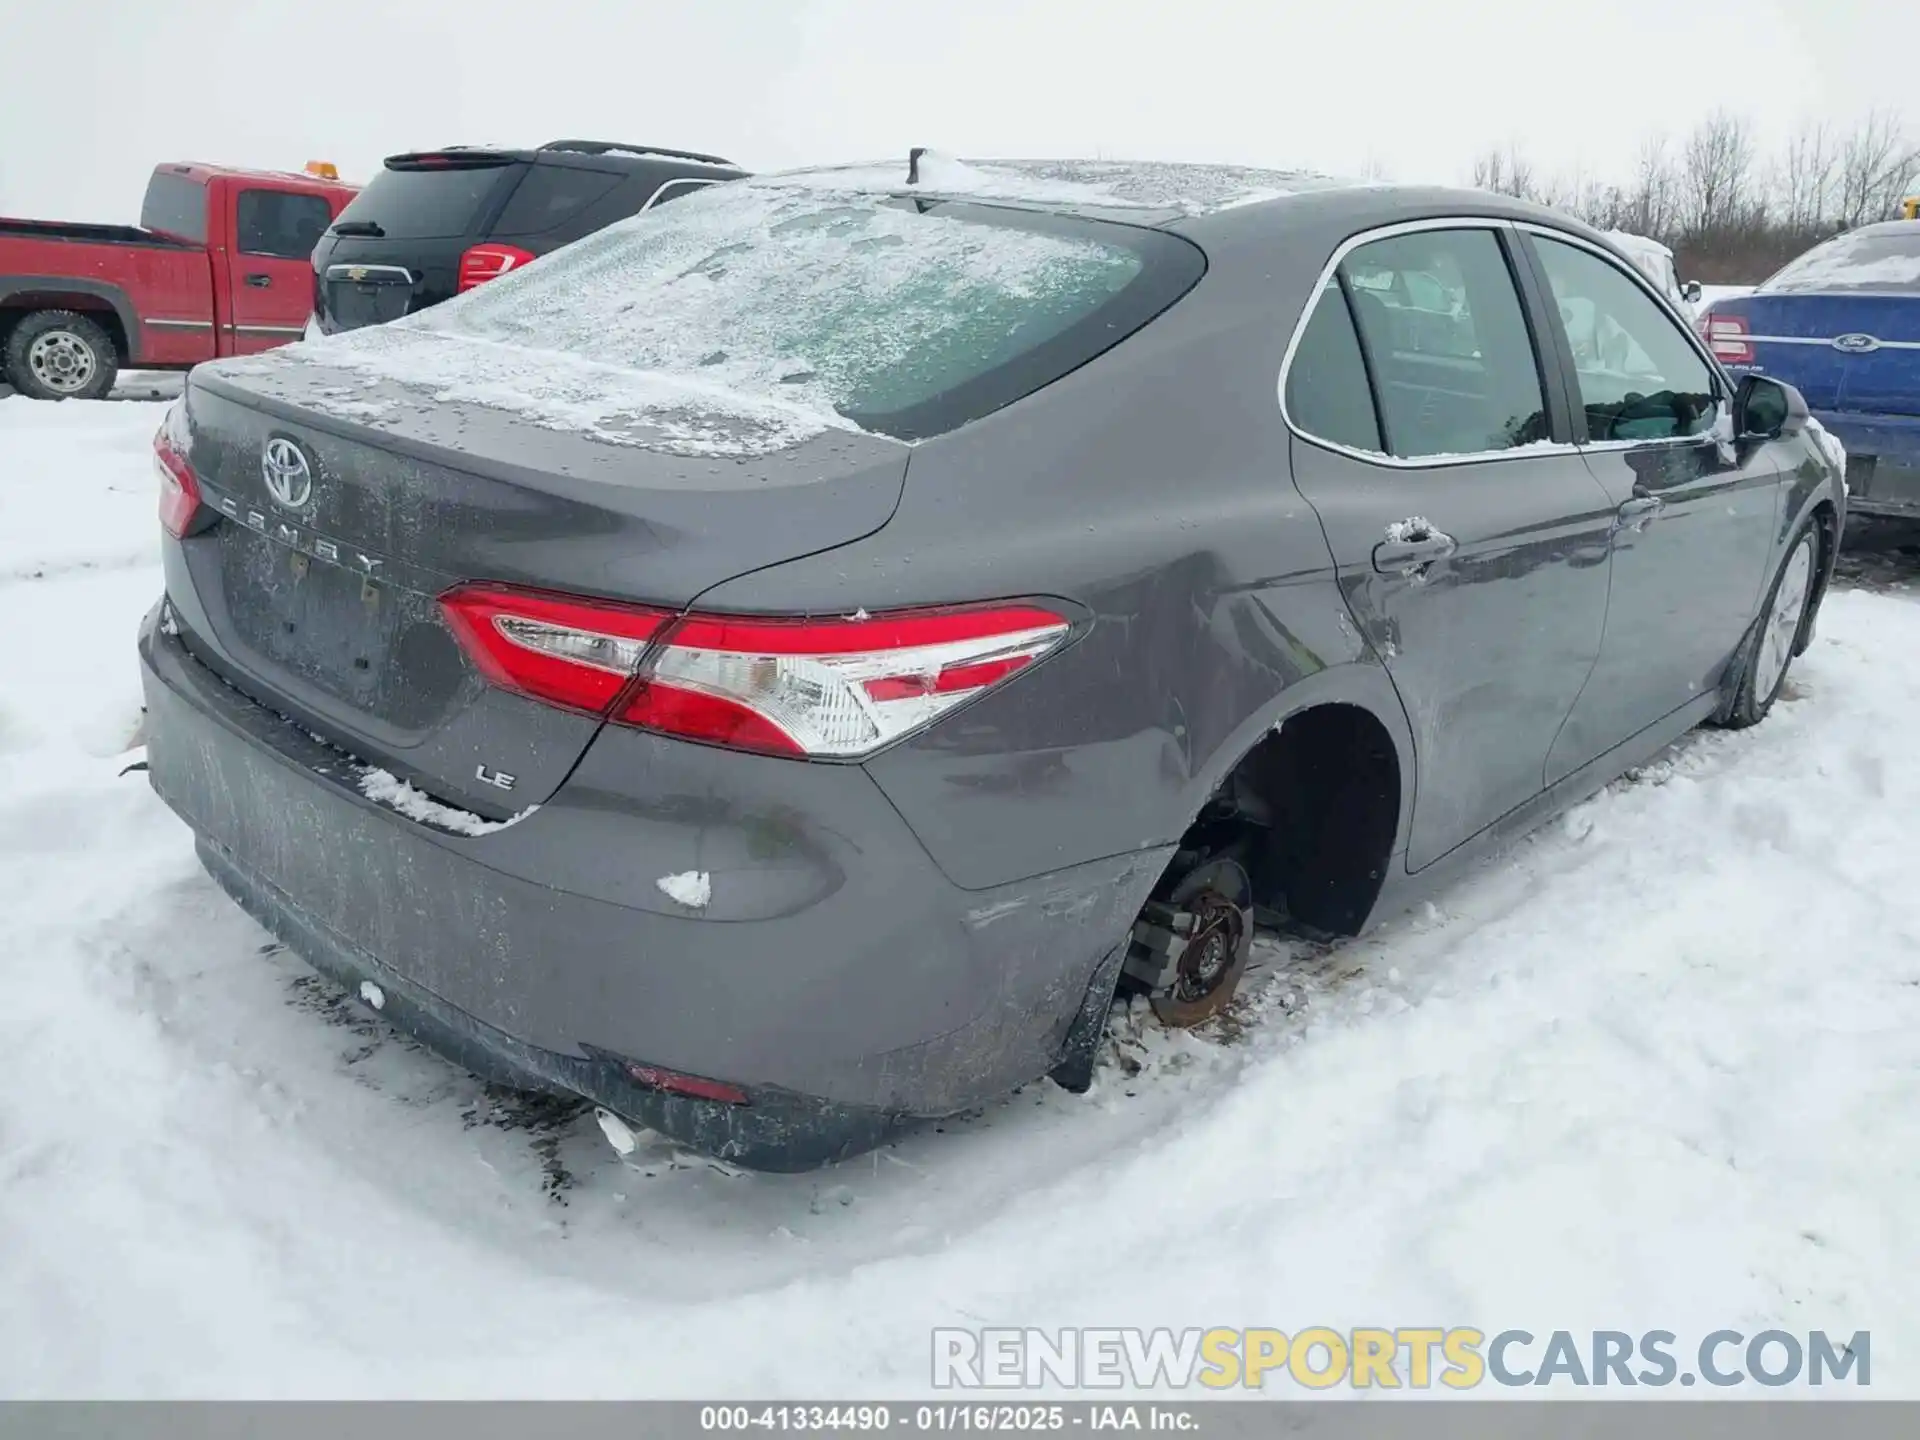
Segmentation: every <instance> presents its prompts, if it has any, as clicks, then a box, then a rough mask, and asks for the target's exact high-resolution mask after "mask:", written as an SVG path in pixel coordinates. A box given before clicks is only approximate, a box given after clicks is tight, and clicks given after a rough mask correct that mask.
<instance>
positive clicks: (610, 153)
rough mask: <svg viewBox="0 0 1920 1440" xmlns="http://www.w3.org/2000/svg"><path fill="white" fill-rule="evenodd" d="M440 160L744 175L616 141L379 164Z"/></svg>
mask: <svg viewBox="0 0 1920 1440" xmlns="http://www.w3.org/2000/svg"><path fill="white" fill-rule="evenodd" d="M441 156H458V157H461V158H466V159H479V160H502V161H518V162H521V163H523V164H529V165H535V164H551V165H565V166H569V167H573V168H581V169H592V170H621V171H637V170H646V169H651V168H654V167H657V166H660V165H663V164H671V165H674V166H675V167H676V168H679V169H685V170H689V171H699V172H703V173H705V172H712V173H714V174H716V175H726V176H729V177H732V176H738V175H744V174H745V173H746V171H744V170H743V169H741V167H740V166H738V165H736V164H734V163H733V161H731V160H727V159H724V158H722V157H721V156H719V155H707V154H703V153H701V152H700V151H697V150H674V149H669V148H668V147H666V146H662V145H634V144H626V143H623V142H620V141H615V140H549V141H548V142H547V143H546V144H544V145H540V146H535V147H532V148H528V149H522V148H517V147H514V146H510V145H443V146H440V147H439V148H438V149H434V150H409V151H406V152H404V153H402V154H398V155H389V156H387V158H386V160H385V161H384V162H382V163H383V164H384V165H385V167H386V168H387V169H389V170H394V169H415V168H426V165H427V164H430V163H431V162H432V161H433V160H434V159H436V158H437V157H441Z"/></svg>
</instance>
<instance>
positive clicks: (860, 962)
mask: <svg viewBox="0 0 1920 1440" xmlns="http://www.w3.org/2000/svg"><path fill="white" fill-rule="evenodd" d="M156 614H157V612H156ZM139 650H140V656H141V662H142V671H143V681H144V685H145V690H146V700H147V711H148V715H147V731H148V761H149V767H150V769H149V773H150V776H151V779H152V783H153V785H154V788H155V789H156V790H157V791H158V792H159V794H160V795H161V796H162V798H164V799H165V800H166V801H167V803H168V804H169V805H170V806H171V807H172V808H173V809H174V810H175V811H176V812H177V813H179V814H180V815H181V817H182V818H183V819H185V820H186V822H187V823H188V824H189V825H190V826H191V827H192V828H193V830H194V831H195V833H196V837H197V839H198V842H199V849H200V854H201V857H202V860H203V863H205V865H206V867H207V869H208V870H209V872H210V873H212V874H213V876H214V877H215V878H216V879H217V880H218V881H219V882H220V884H221V885H222V886H223V887H224V888H225V889H226V890H227V891H228V892H229V893H230V894H231V895H233V897H234V898H235V899H236V900H238V901H239V902H240V903H241V904H242V905H243V906H244V907H245V908H246V909H247V910H248V911H249V912H250V913H252V914H253V915H254V916H255V917H256V918H257V919H259V920H260V921H261V923H262V924H263V925H265V926H266V927H267V928H268V929H269V930H271V931H272V932H273V933H274V934H276V935H277V936H279V937H280V938H282V939H284V940H285V941H286V942H287V943H288V944H289V945H290V946H291V947H292V948H293V949H294V950H295V951H296V952H298V953H300V954H301V955H303V956H304V957H305V958H306V959H307V960H308V961H309V962H310V963H312V964H313V965H315V967H316V968H318V969H321V970H323V971H325V972H327V973H328V974H330V975H332V976H334V977H335V978H336V979H338V980H340V981H341V982H343V983H345V984H347V985H348V986H349V987H350V988H352V987H356V986H357V985H358V984H359V982H360V981H362V980H371V981H373V982H374V983H375V984H377V985H378V986H379V987H380V988H381V990H382V991H383V992H385V1001H386V1003H385V1005H384V1006H383V1011H384V1013H385V1014H386V1015H387V1016H388V1018H389V1019H391V1020H392V1021H394V1023H396V1024H397V1025H399V1026H401V1027H402V1028H403V1029H406V1030H408V1031H410V1032H411V1033H414V1034H416V1035H418V1036H419V1037H420V1038H421V1039H422V1040H423V1041H425V1042H426V1043H427V1044H428V1045H429V1046H431V1047H432V1048H434V1049H436V1050H439V1051H441V1052H442V1053H444V1054H446V1055H448V1056H449V1057H450V1058H452V1059H455V1060H456V1061H458V1062H460V1063H462V1064H465V1065H466V1066H468V1067H469V1068H471V1069H473V1070H475V1071H476V1072H478V1073H480V1074H482V1075H485V1076H487V1077H489V1078H493V1079H496V1080H501V1081H504V1082H507V1083H513V1084H519V1085H524V1086H530V1087H537V1088H545V1089H552V1090H559V1091H564V1092H571V1093H575V1094H579V1095H583V1096H585V1097H587V1098H589V1099H591V1100H594V1101H595V1102H597V1103H599V1104H602V1105H605V1106H607V1107H608V1108H609V1109H611V1110H614V1111H616V1112H617V1113H619V1114H622V1115H624V1116H626V1117H627V1118H629V1119H631V1120H634V1121H637V1122H638V1123H640V1124H642V1125H645V1126H648V1127H651V1128H653V1129H657V1130H660V1131H662V1132H664V1133H666V1134H668V1135H671V1136H673V1137H674V1138H676V1139H679V1140H681V1141H683V1142H685V1143H687V1144H690V1145H693V1146H695V1147H697V1148H700V1149H703V1150H705V1151H708V1152H709V1153H713V1154H718V1155H722V1156H724V1157H727V1158H730V1159H733V1160H736V1161H738V1162H740V1163H742V1164H746V1165H750V1166H755V1167H759V1168H768V1169H793V1168H804V1167H807V1166H811V1165H815V1164H819V1163H822V1162H824V1161H827V1160H830V1159H833V1158H835V1157H838V1156H841V1155H846V1154H850V1153H854V1152H855V1151H858V1150H860V1149H863V1148H865V1147H867V1146H870V1145H872V1144H874V1143H876V1142H877V1141H878V1140H880V1139H882V1138H883V1137H884V1136H885V1135H887V1134H888V1133H889V1132H890V1131H891V1130H892V1129H894V1128H895V1127H896V1126H898V1125H899V1124H901V1123H903V1122H904V1121H905V1120H906V1119H908V1118H910V1117H915V1116H936V1115H942V1114H951V1113H953V1112H954V1111H957V1110H961V1109H965V1108H967V1107H969V1106H971V1105H974V1104H978V1103H980V1102H981V1101H983V1100H986V1099H990V1098H992V1097H994V1096H997V1095H999V1094H1002V1093H1004V1092H1006V1091H1007V1090H1009V1089H1011V1088H1012V1087H1013V1086H1015V1085H1018V1084H1020V1083H1022V1082H1024V1081H1026V1080H1029V1079H1032V1078H1034V1077H1035V1076H1037V1075H1040V1074H1042V1073H1044V1072H1045V1071H1046V1070H1047V1069H1048V1068H1049V1067H1050V1066H1051V1065H1052V1064H1053V1062H1054V1060H1055V1059H1056V1058H1057V1057H1058V1055H1059V1053H1060V1050H1061V1047H1062V1044H1063V1043H1064V1041H1065V1039H1066V1035H1067V1032H1068V1028H1069V1026H1070V1025H1071V1023H1072V1021H1073V1019H1074V1017H1075V1016H1076V1014H1077V1012H1078V1010H1079V1008H1080V1005H1081V1001H1082V998H1083V996H1084V994H1085V992H1086V988H1087V982H1088V980H1089V978H1090V977H1091V976H1092V974H1093V972H1094V970H1095V968H1096V966H1097V965H1098V963H1099V960H1100V958H1101V956H1102V955H1103V954H1105V953H1106V952H1107V951H1108V950H1109V949H1110V948H1111V947H1112V946H1113V944H1114V943H1115V942H1116V940H1117V939H1118V938H1119V937H1120V936H1121V935H1123V934H1124V933H1125V930H1126V928H1127V926H1128V925H1129V924H1130V923H1131V921H1132V919H1133V915H1134V913H1135V912H1136V911H1137V909H1138V907H1139V905H1140V903H1141V902H1142V901H1143V900H1144V899H1145V896H1146V893H1147V892H1148V890H1150V889H1151V887H1152V885H1153V883H1154V881H1155V879H1157V877H1158V874H1159V871H1160V868H1161V866H1162V865H1163V864H1164V862H1165V859H1166V854H1165V852H1164V851H1157V850H1156V851H1151V852H1142V853H1139V854H1135V855H1132V856H1126V857H1121V858H1118V859H1114V860H1106V861H1100V862H1095V863H1093V864H1087V865H1081V866H1077V867H1074V868H1072V869H1069V870H1064V871H1061V872H1057V873H1055V874H1053V875H1049V876H1045V877H1040V878H1038V879H1035V880H1031V881H1025V882H1021V883H1020V884H1017V885H1012V886H1006V887H1001V888H998V889H995V890H989V891H963V890H960V889H957V888H956V887H954V886H953V885H952V884H951V882H949V881H947V880H946V879H945V878H944V876H943V875H942V874H941V873H940V871H939V870H938V868H937V867H936V866H934V864H933V863H932V861H931V860H930V859H928V857H927V855H926V853H925V851H924V850H923V849H922V848H921V846H920V845H919V843H918V842H917V841H916V840H915V839H914V837H913V835H912V833H911V832H910V831H909V830H908V829H907V827H906V825H905V823H904V822H903V821H902V820H901V819H900V817H899V815H898V813H897V812H896V811H894V809H893V808H892V806H891V805H890V804H888V803H887V801H886V799H885V797H884V796H883V795H882V794H881V793H880V791H879V789H878V787H877V786H875V785H874V784H873V782H872V780H871V779H870V778H869V777H868V776H867V775H866V774H865V772H864V771H862V770H860V769H859V768H858V767H851V766H839V765H803V764H795V763H793V762H790V761H782V760H774V759H763V758H759V757H753V756H740V755H732V754H726V753H723V752H719V751H715V750H711V749H707V748H705V747H701V746H692V745H686V744H681V743H678V742H673V741H666V740H660V739H657V738H654V737H647V736H642V735H638V734H635V733H631V732H626V731H609V732H608V733H607V734H605V735H603V736H602V737H601V739H600V740H598V741H596V742H595V744H594V745H593V746H592V747H591V748H590V749H589V751H588V753H587V755H586V756H585V757H584V758H583V760H582V761H581V763H580V765H579V767H578V768H577V769H576V771H575V773H574V775H573V776H572V777H571V778H570V779H569V780H568V781H567V783H566V784H565V785H563V786H562V787H561V789H560V790H559V792H558V793H556V794H555V795H554V796H553V798H552V799H551V800H550V801H548V803H547V804H545V805H543V806H541V807H539V808H538V809H537V810H536V811H533V812H530V813H529V814H528V815H527V816H526V817H525V818H524V819H522V820H521V821H519V822H517V823H515V824H513V825H511V826H508V827H506V828H504V829H498V830H495V831H492V832H491V833H488V834H483V835H479V836H464V835H455V834H450V833H447V832H445V831H442V830H439V829H435V828H430V827H429V826H426V825H422V824H420V823H418V822H416V821H413V820H409V819H406V818H404V817H403V816H401V815H399V814H397V813H395V812H394V811H392V810H390V809H387V808H386V807H385V806H383V805H380V804H377V803H375V802H374V801H371V800H369V799H367V798H366V797H364V796H363V795H361V794H360V793H359V791H358V789H357V786H356V783H355V782H356V781H357V778H358V773H359V767H358V766H357V765H355V764H354V763H353V762H352V761H351V760H350V759H348V758H347V757H343V756H341V755H340V753H339V752H338V751H335V750H332V749H330V748H329V747H327V746H325V745H323V744H321V743H320V742H319V741H317V740H314V739H313V738H311V737H310V736H307V735H306V734H305V733H304V732H302V731H299V730H298V729H296V728H295V727H294V726H292V725H291V724H289V723H288V722H286V721H284V720H282V719H281V718H280V717H278V716H276V715H274V714H272V713H271V712H269V711H267V710H265V709H263V708H262V707H261V706H259V705H257V704H255V703H254V702H253V701H251V700H249V699H247V698H246V697H245V696H243V695H241V694H240V693H239V692H237V691H235V690H233V689H231V688H230V687H228V686H227V685H225V684H224V683H222V682H221V681H220V680H219V679H218V678H217V677H215V676H214V674H213V672H212V671H210V670H208V669H206V667H204V666H203V665H201V664H200V663H199V662H198V661H197V660H195V659H194V658H193V657H192V656H191V655H190V654H189V653H188V651H187V650H186V648H185V647H184V646H183V644H182V643H181V641H180V639H179V638H177V637H176V636H172V635H168V634H165V633H162V631H161V629H160V628H159V627H158V626H157V624H156V623H155V618H154V617H149V620H148V623H147V625H146V626H145V627H143V630H142V633H141V636H140V642H139ZM1010 803H1011V804H1017V803H1018V800H1017V797H1013V798H1012V799H1011V800H1010ZM689 870H705V871H707V872H708V873H709V874H710V875H711V877H712V892H713V893H712V900H711V902H710V903H709V905H708V906H707V907H706V909H705V910H704V911H700V912H695V911H690V910H687V909H686V908H685V907H682V906H679V905H678V904H677V903H676V902H675V901H673V900H671V899H669V898H668V897H667V896H666V895H665V894H664V893H662V892H661V891H660V889H659V887H658V883H657V882H658V880H659V879H660V878H662V877H666V876H671V875H676V874H680V873H683V872H685V871H689ZM635 1065H637V1066H640V1067H656V1068H658V1069H664V1070H669V1071H674V1072H679V1073H681V1074H686V1075H693V1076H699V1077H703V1078H708V1079H713V1080H719V1081H724V1082H727V1083H730V1084H733V1085H737V1086H740V1087H742V1088H743V1089H745V1090H746V1091H747V1093H748V1095H749V1096H750V1099H751V1103H749V1104H747V1105H729V1104H725V1103H721V1102H716V1101H707V1100H695V1099H690V1098H687V1097H684V1096H680V1095H675V1094H671V1093H668V1092H666V1091H663V1090H660V1089H657V1088H654V1087H651V1086H649V1085H646V1084H643V1083H638V1082H636V1081H635V1080H634V1079H633V1078H632V1075H631V1073H630V1070H629V1067H630V1066H635Z"/></svg>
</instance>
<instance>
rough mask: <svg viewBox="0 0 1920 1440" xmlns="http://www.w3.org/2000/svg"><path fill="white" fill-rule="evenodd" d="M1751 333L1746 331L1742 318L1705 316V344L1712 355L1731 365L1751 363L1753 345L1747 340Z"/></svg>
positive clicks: (1744, 321)
mask: <svg viewBox="0 0 1920 1440" xmlns="http://www.w3.org/2000/svg"><path fill="white" fill-rule="evenodd" d="M1751 333H1752V332H1751V331H1750V330H1748V329H1747V322H1746V319H1745V317H1744V316H1740V315H1709V316H1707V343H1708V344H1709V345H1711V346H1712V347H1713V353H1714V354H1715V355H1717V356H1719V357H1720V358H1721V359H1722V360H1725V361H1727V362H1728V363H1729V364H1732V365H1750V364H1752V363H1753V345H1752V343H1751V342H1750V341H1749V340H1748V339H1747V337H1748V335H1750V334H1751Z"/></svg>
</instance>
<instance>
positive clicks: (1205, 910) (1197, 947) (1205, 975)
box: [1149, 866, 1253, 1029]
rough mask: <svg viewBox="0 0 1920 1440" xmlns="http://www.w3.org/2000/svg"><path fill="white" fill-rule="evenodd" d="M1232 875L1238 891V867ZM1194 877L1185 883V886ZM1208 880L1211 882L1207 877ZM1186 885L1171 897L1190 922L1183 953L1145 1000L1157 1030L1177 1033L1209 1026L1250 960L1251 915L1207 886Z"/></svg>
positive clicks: (1196, 876)
mask: <svg viewBox="0 0 1920 1440" xmlns="http://www.w3.org/2000/svg"><path fill="white" fill-rule="evenodd" d="M1231 868H1232V872H1233V876H1234V877H1235V878H1238V879H1239V880H1240V882H1241V885H1242V886H1244V884H1245V879H1244V875H1243V874H1242V873H1241V872H1240V870H1239V867H1238V866H1233V867H1231ZM1198 878H1199V875H1198V874H1196V875H1195V876H1192V877H1189V881H1190V882H1191V881H1192V880H1195V879H1198ZM1210 878H1211V877H1210ZM1192 890H1193V891H1194V892H1195V893H1187V892H1188V891H1189V886H1188V885H1183V886H1182V887H1181V890H1180V891H1179V892H1176V896H1177V901H1176V903H1178V904H1179V906H1180V908H1181V909H1182V910H1184V911H1186V912H1187V914H1188V915H1189V916H1191V917H1192V929H1191V930H1190V931H1189V933H1188V939H1187V943H1186V948H1185V949H1184V950H1182V951H1181V954H1180V959H1179V961H1178V963H1177V964H1176V965H1175V967H1174V973H1173V980H1172V983H1171V984H1169V985H1168V986H1167V988H1166V989H1164V990H1161V991H1160V992H1158V993H1157V994H1155V995H1153V996H1151V997H1150V999H1149V1003H1150V1004H1151V1005H1152V1006H1153V1013H1154V1014H1155V1015H1156V1016H1157V1017H1159V1020H1160V1023H1161V1024H1162V1025H1171V1026H1175V1027H1177V1028H1180V1029H1186V1028H1188V1027H1190V1026H1194V1025H1199V1024H1201V1023H1203V1022H1205V1021H1207V1020H1211V1019H1212V1018H1213V1017H1214V1016H1215V1015H1218V1014H1219V1013H1220V1012H1221V1011H1222V1010H1224V1009H1226V1007H1227V1005H1228V1003H1229V1002H1230V1001H1231V1000H1232V999H1233V997H1234V993H1235V992H1236V991H1237V990H1238V989H1239V988H1240V977H1241V976H1243V975H1245V974H1246V973H1247V962H1248V960H1249V959H1250V958H1251V957H1252V955H1253V915H1252V912H1251V910H1250V909H1249V908H1248V907H1247V906H1245V905H1243V904H1241V903H1239V902H1238V901H1237V900H1235V899H1234V898H1232V897H1230V896H1228V895H1225V894H1223V893H1221V891H1220V890H1218V889H1215V888H1213V887H1212V886H1211V885H1206V886H1194V887H1192Z"/></svg>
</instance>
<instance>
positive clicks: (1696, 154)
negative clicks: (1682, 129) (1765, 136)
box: [1681, 110, 1753, 235]
mask: <svg viewBox="0 0 1920 1440" xmlns="http://www.w3.org/2000/svg"><path fill="white" fill-rule="evenodd" d="M1682 172H1683V175H1684V179H1685V189H1684V193H1683V195H1682V198H1681V213H1682V218H1683V223H1684V228H1685V229H1686V230H1687V231H1688V232H1689V233H1692V234H1695V235H1706V234H1710V233H1712V232H1714V231H1720V230H1730V229H1735V228H1737V227H1738V226H1740V225H1742V224H1744V223H1746V222H1747V221H1748V220H1749V219H1751V211H1752V203H1753V202H1752V198H1751V196H1750V195H1749V193H1748V192H1749V190H1750V188H1751V183H1752V173H1753V132H1752V129H1751V128H1750V127H1749V126H1748V124H1747V122H1746V121H1745V120H1744V119H1742V118H1741V117H1739V116H1737V115H1732V114H1729V113H1728V112H1727V111H1725V110H1716V111H1715V112H1714V113H1713V114H1711V115H1709V116H1708V117H1707V118H1706V119H1704V120H1702V121H1701V122H1700V123H1699V124H1698V125H1696V126H1694V129H1693V133H1692V134H1691V135H1689V136H1688V137H1687V143H1686V149H1685V152H1684V156H1683V159H1682Z"/></svg>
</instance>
